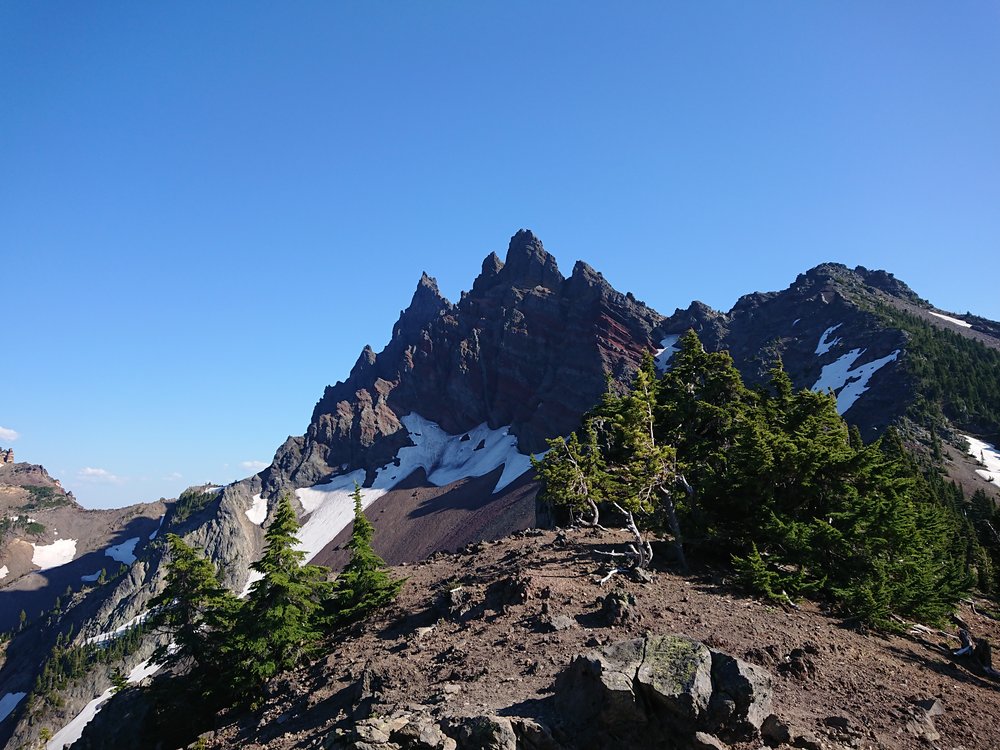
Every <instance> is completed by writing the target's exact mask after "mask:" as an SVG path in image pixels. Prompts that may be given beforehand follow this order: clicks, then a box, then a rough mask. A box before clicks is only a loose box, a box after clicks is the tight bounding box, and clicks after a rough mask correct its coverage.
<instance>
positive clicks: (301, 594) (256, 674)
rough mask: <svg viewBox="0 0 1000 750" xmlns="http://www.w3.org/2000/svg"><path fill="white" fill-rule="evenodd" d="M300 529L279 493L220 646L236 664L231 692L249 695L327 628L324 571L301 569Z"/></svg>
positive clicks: (311, 647)
mask: <svg viewBox="0 0 1000 750" xmlns="http://www.w3.org/2000/svg"><path fill="white" fill-rule="evenodd" d="M298 530H299V524H298V521H297V520H296V518H295V511H294V510H293V508H292V504H291V500H290V498H289V496H288V495H287V494H286V495H283V496H282V497H281V500H280V502H279V504H278V508H277V510H276V512H275V516H274V520H273V521H272V522H271V525H270V526H269V527H268V529H267V532H266V533H265V535H264V554H263V556H262V557H261V559H260V560H259V561H257V562H256V563H254V564H253V565H252V566H250V567H251V569H252V570H254V571H256V572H257V573H259V574H260V576H261V578H260V579H259V580H257V581H255V582H254V583H253V585H252V586H251V587H250V594H249V596H248V597H247V600H246V602H245V604H244V605H243V606H242V607H241V609H240V611H239V615H238V621H237V624H236V627H235V629H234V632H233V637H232V638H231V639H230V641H229V642H228V643H227V644H226V645H225V647H224V648H223V651H224V653H226V654H227V655H228V656H229V657H230V658H231V659H232V660H233V663H234V664H235V667H236V669H235V674H234V680H233V682H232V688H233V691H234V693H235V694H237V695H249V694H250V693H252V692H253V691H255V690H256V688H257V687H258V686H260V685H261V684H263V683H264V682H265V681H266V680H268V679H269V678H271V677H272V676H274V675H275V674H277V673H278V672H281V671H284V670H287V669H291V668H292V667H294V666H296V665H297V664H299V663H300V662H302V661H303V660H304V659H306V658H307V657H309V656H310V655H313V654H314V653H315V652H316V650H317V648H318V646H319V645H320V642H321V640H322V638H323V636H324V634H325V629H326V626H327V622H326V615H325V612H324V602H325V601H326V600H327V599H328V598H329V596H330V593H331V584H330V582H329V581H328V580H327V574H328V573H329V571H328V569H326V568H323V567H320V566H318V565H302V561H303V559H304V558H305V553H304V552H302V551H300V550H298V549H296V545H297V544H298V539H297V538H296V536H295V534H296V532H298Z"/></svg>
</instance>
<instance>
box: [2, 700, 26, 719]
mask: <svg viewBox="0 0 1000 750" xmlns="http://www.w3.org/2000/svg"><path fill="white" fill-rule="evenodd" d="M25 695H27V693H7V694H6V695H4V697H3V698H0V721H3V720H4V719H6V718H7V717H8V716H10V712H11V711H13V710H14V709H15V708H17V704H18V703H20V702H21V699H23V698H24V696H25Z"/></svg>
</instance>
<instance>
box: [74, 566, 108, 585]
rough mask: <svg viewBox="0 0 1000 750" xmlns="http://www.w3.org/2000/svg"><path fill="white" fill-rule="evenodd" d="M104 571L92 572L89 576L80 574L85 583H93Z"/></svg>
mask: <svg viewBox="0 0 1000 750" xmlns="http://www.w3.org/2000/svg"><path fill="white" fill-rule="evenodd" d="M103 572H104V570H103V569H102V570H99V571H97V572H96V573H91V574H90V575H89V576H80V580H81V581H83V582H84V583H93V582H94V581H96V580H97V579H98V578H100V577H101V573H103Z"/></svg>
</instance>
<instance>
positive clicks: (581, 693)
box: [553, 634, 773, 750]
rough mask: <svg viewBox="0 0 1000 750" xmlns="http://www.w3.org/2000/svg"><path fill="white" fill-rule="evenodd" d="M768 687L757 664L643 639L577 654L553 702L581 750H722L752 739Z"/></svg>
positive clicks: (673, 640)
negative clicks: (713, 748)
mask: <svg viewBox="0 0 1000 750" xmlns="http://www.w3.org/2000/svg"><path fill="white" fill-rule="evenodd" d="M772 684H773V681H772V678H771V675H770V674H769V673H768V672H766V671H765V670H763V669H761V668H760V667H756V666H753V665H751V664H747V663H745V662H743V661H741V660H739V659H736V658H735V657H733V656H730V655H728V654H724V653H722V652H718V651H714V650H712V649H709V648H708V647H707V646H705V645H704V644H702V643H699V642H698V641H695V640H692V639H690V638H687V637H684V636H680V635H653V634H647V635H646V636H645V637H643V638H633V639H630V640H624V641H617V642H614V643H611V644H609V645H607V646H605V647H604V648H603V649H602V650H600V651H597V652H590V653H586V654H581V655H579V656H577V657H576V658H575V659H574V660H573V661H572V662H571V664H570V665H569V667H567V668H566V670H564V671H563V673H562V674H561V675H560V676H559V678H558V679H557V681H556V685H555V696H554V700H553V704H554V707H555V710H556V712H557V714H558V717H559V718H560V719H561V725H562V730H563V732H564V733H565V735H566V737H567V739H568V740H569V744H570V745H571V746H573V747H578V748H580V749H581V750H589V749H590V748H604V747H628V746H634V747H646V748H664V749H665V748H674V747H688V746H690V747H704V746H705V743H706V742H709V743H711V742H716V743H719V744H718V745H717V746H719V747H723V746H724V745H722V744H721V743H722V742H723V741H724V740H725V741H730V740H744V739H746V740H749V739H754V738H756V737H757V736H758V735H759V732H760V728H761V725H762V724H764V723H765V719H766V718H767V717H768V715H769V714H770V713H771V702H772V701H771V696H772ZM698 733H701V734H702V735H704V736H702V737H700V739H696V735H698ZM720 738H721V739H720ZM699 742H700V743H701V744H700V745H699V744H697V743H699Z"/></svg>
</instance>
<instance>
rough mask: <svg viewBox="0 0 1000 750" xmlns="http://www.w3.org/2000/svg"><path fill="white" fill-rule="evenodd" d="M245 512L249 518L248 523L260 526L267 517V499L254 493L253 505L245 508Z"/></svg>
mask: <svg viewBox="0 0 1000 750" xmlns="http://www.w3.org/2000/svg"><path fill="white" fill-rule="evenodd" d="M246 514H247V518H249V519H250V523H252V524H255V525H257V526H262V525H263V523H264V519H265V518H267V500H265V499H264V498H263V497H262V496H261V495H254V496H253V505H251V506H250V507H249V508H248V509H247V511H246Z"/></svg>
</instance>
